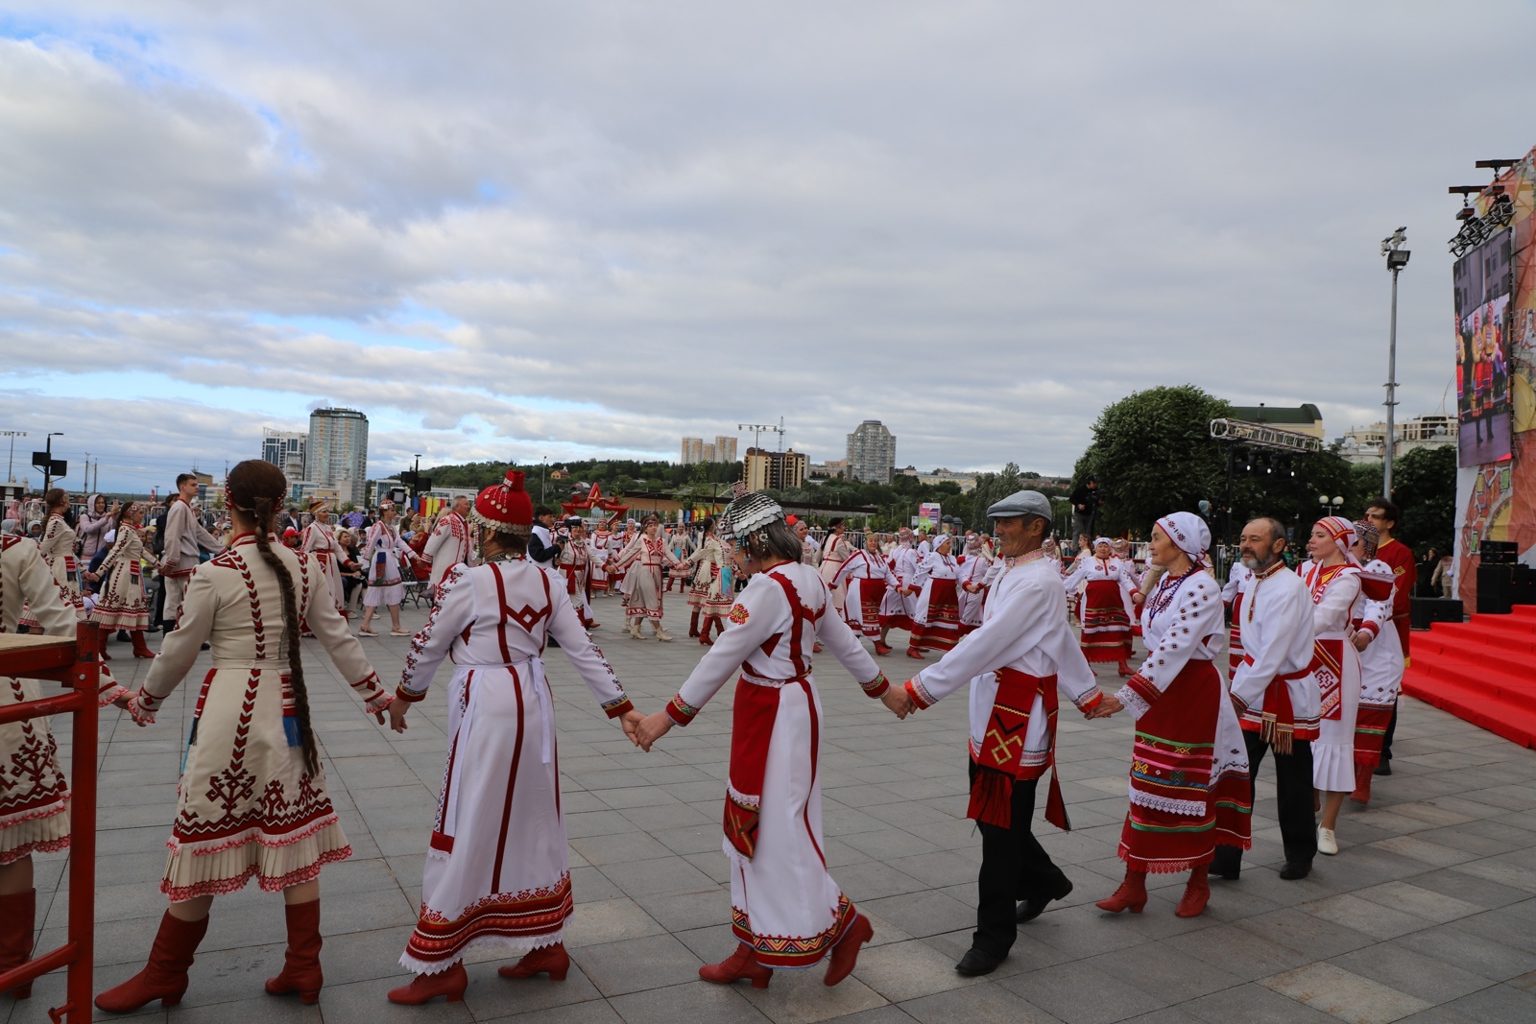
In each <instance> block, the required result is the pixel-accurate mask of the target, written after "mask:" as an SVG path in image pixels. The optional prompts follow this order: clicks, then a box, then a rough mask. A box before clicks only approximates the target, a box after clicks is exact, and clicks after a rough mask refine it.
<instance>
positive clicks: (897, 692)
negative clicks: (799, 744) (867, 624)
mask: <svg viewBox="0 0 1536 1024" xmlns="http://www.w3.org/2000/svg"><path fill="white" fill-rule="evenodd" d="M880 703H882V704H884V705H885V706H886V707H887V708H889V709H890V711H891V714H893V715H895V716H896V717H897V718H906V717H907V716H908V715H910V714H912V712H914V711H916V710H917V701H915V700H913V699H912V694H910V693H908V692H907V688H906V687H905V686H891V687H888V688H887V689H886V691H885V692H884V693H882V694H881V695H880ZM1124 710H1125V705H1124V704H1122V703H1120V698H1118V697H1116V696H1114V695H1113V694H1108V693H1106V694H1104V699H1103V700H1101V701H1099V702H1098V703H1097V704H1096V705H1094V707H1093V710H1092V711H1089V712H1086V713H1085V714H1084V715H1083V717H1084V718H1086V719H1088V720H1089V721H1093V720H1094V719H1096V718H1108V717H1109V716H1110V715H1113V714H1114V713H1115V712H1117V711H1124Z"/></svg>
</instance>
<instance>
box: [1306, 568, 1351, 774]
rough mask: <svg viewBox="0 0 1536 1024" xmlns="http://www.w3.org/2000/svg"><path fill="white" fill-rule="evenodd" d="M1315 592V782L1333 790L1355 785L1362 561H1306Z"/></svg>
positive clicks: (1307, 577)
mask: <svg viewBox="0 0 1536 1024" xmlns="http://www.w3.org/2000/svg"><path fill="white" fill-rule="evenodd" d="M1296 572H1297V574H1298V575H1300V576H1301V578H1302V581H1303V582H1304V583H1306V585H1307V589H1308V590H1309V591H1310V592H1311V594H1312V632H1313V635H1314V636H1316V637H1317V643H1316V645H1315V646H1314V649H1313V655H1312V670H1313V673H1314V674H1315V675H1316V676H1317V683H1318V699H1319V705H1318V706H1319V709H1320V712H1319V722H1318V735H1317V739H1316V740H1314V741H1313V743H1312V785H1313V786H1314V787H1316V788H1317V789H1321V790H1325V791H1327V792H1330V793H1348V792H1350V791H1351V790H1353V789H1354V788H1355V715H1356V713H1357V712H1358V710H1359V707H1360V655H1359V652H1357V651H1356V650H1355V645H1354V644H1353V643H1351V642H1350V636H1349V634H1350V617H1349V616H1350V610H1351V609H1352V608H1353V607H1354V606H1355V601H1356V600H1357V599H1358V598H1359V596H1360V567H1359V566H1357V565H1351V564H1348V563H1346V564H1344V565H1340V566H1328V567H1325V566H1321V565H1318V564H1317V563H1315V562H1311V561H1307V562H1303V563H1302V564H1301V565H1300V566H1299V567H1298V568H1297V570H1296Z"/></svg>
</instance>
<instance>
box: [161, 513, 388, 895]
mask: <svg viewBox="0 0 1536 1024" xmlns="http://www.w3.org/2000/svg"><path fill="white" fill-rule="evenodd" d="M269 543H270V545H271V547H272V550H273V551H274V552H275V553H276V554H277V557H278V558H280V559H282V560H283V563H284V564H285V565H286V566H287V567H288V573H289V576H290V578H291V579H292V580H293V587H294V594H295V597H296V599H297V601H298V608H299V615H300V616H301V617H302V618H303V619H304V620H305V621H306V622H308V624H309V628H310V629H311V630H312V631H313V632H314V634H315V636H316V637H317V638H318V639H319V641H320V644H321V646H323V647H324V648H325V650H326V653H327V654H328V655H330V658H331V662H332V663H333V664H334V665H335V666H336V669H337V671H338V672H339V673H340V674H341V676H342V678H344V679H346V680H347V682H348V683H350V684H351V686H352V689H353V691H354V692H356V693H357V695H358V696H359V697H360V698H362V700H363V701H364V704H365V706H367V707H369V708H371V709H378V708H382V707H383V706H384V697H385V693H384V690H383V688H382V687H381V686H380V685H379V679H378V676H376V675H375V674H374V671H373V667H372V666H371V665H369V664H368V657H367V655H365V654H364V653H363V648H362V645H361V644H360V643H359V642H358V640H357V638H356V637H354V636H353V635H352V634H351V632H349V631H348V629H347V623H346V620H345V619H343V618H342V617H341V613H340V612H338V611H337V610H336V603H335V602H334V601H332V600H331V594H330V590H329V588H328V587H327V586H326V585H325V582H324V580H325V577H324V572H323V570H322V569H321V568H320V564H319V562H318V561H317V560H315V559H313V558H301V557H300V556H299V555H298V554H297V553H295V552H293V551H291V550H289V549H288V548H286V547H283V546H282V545H281V544H279V543H278V541H277V538H276V537H275V536H274V537H271V539H270V541H269ZM283 625H284V623H283V597H282V587H281V584H280V583H279V582H278V579H277V573H276V572H274V571H273V569H272V567H271V566H269V565H268V564H267V563H266V561H265V560H264V559H263V558H262V556H261V552H260V551H259V550H258V548H257V547H256V540H255V538H254V537H253V536H252V535H250V534H243V535H241V536H239V537H236V538H235V539H234V541H233V542H232V544H231V547H230V548H229V550H227V551H225V552H223V553H221V554H219V555H216V556H214V557H213V558H212V559H210V560H209V561H207V562H204V563H203V564H202V565H200V566H198V567H197V570H196V571H195V572H193V574H192V578H191V580H189V581H188V583H187V592H186V596H185V597H184V598H183V599H182V604H181V620H180V621H179V622H178V624H177V626H176V628H175V629H174V630H172V631H171V632H169V633H167V634H166V635H165V640H164V642H163V643H162V644H161V645H160V656H159V657H158V658H156V659H155V660H154V661H153V662H151V663H150V667H149V674H148V676H147V677H146V678H145V680H144V686H143V693H144V695H146V696H147V697H149V698H152V700H153V703H152V704H146V707H148V708H149V709H150V710H153V709H154V707H155V706H158V704H159V702H160V701H163V700H164V699H165V698H166V697H167V696H169V695H170V694H171V693H172V692H174V691H175V689H176V688H177V687H178V686H179V685H181V682H182V680H183V679H184V678H185V677H186V675H187V673H189V672H190V671H191V670H192V665H193V663H194V662H196V661H197V656H198V653H199V650H200V648H201V646H202V645H203V644H204V643H205V642H206V643H208V644H209V645H211V647H212V656H213V670H212V671H211V672H209V673H207V675H206V676H204V677H203V679H202V681H201V685H200V686H199V688H198V693H197V704H196V710H195V712H194V718H193V725H192V731H191V735H190V737H189V740H188V744H187V748H186V760H185V766H184V767H183V769H182V773H181V784H180V786H179V787H178V797H177V802H176V819H175V822H174V823H173V824H172V826H171V838H170V841H169V842H168V843H167V844H166V845H167V846H169V848H170V855H169V857H168V858H167V860H166V865H165V876H164V878H162V880H161V882H160V890H161V891H162V892H164V893H166V894H167V895H169V896H170V898H171V899H172V900H173V901H181V900H189V899H192V898H193V897H196V896H209V895H215V894H218V893H229V892H234V891H236V890H238V889H240V888H242V887H244V885H245V884H246V882H248V881H249V880H250V879H251V878H255V879H256V881H257V883H258V884H259V885H260V886H261V888H262V889H263V890H265V891H267V892H277V891H279V890H282V889H286V888H288V887H289V886H293V885H298V884H300V883H301V882H307V881H310V880H311V879H313V878H316V877H318V876H319V874H320V866H321V865H322V864H329V863H332V862H334V861H339V860H345V859H346V858H347V857H350V856H351V855H352V847H350V846H349V845H347V837H346V836H345V835H344V834H343V833H342V829H341V823H340V822H339V821H338V820H337V816H336V809H335V808H334V807H333V806H332V804H331V798H330V796H329V795H328V793H327V790H326V781H325V773H324V771H323V770H322V771H321V772H319V773H317V774H315V775H311V774H309V772H308V771H307V770H306V769H305V767H304V756H303V752H302V749H301V748H300V746H299V730H298V719H297V717H296V711H295V708H294V702H293V691H292V689H291V687H290V686H289V685H288V674H289V667H288V650H287V647H286V646H285V645H284V642H283V636H284V629H283ZM331 685H332V684H331V683H330V681H329V679H328V678H327V675H326V673H325V671H324V670H322V669H320V668H319V667H318V666H306V671H305V689H306V690H307V691H308V692H309V693H310V695H311V700H312V701H315V700H317V699H318V698H317V697H316V694H317V693H318V692H323V690H324V688H327V687H329V686H331Z"/></svg>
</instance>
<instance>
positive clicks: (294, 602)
mask: <svg viewBox="0 0 1536 1024" xmlns="http://www.w3.org/2000/svg"><path fill="white" fill-rule="evenodd" d="M228 479H229V491H230V497H231V498H232V499H233V501H234V503H235V507H236V508H238V509H239V510H240V511H241V512H244V513H245V514H247V515H249V516H251V517H252V518H254V519H255V520H256V549H257V550H258V551H260V552H261V559H262V561H264V562H266V563H267V565H269V566H271V567H272V572H273V573H275V574H276V576H277V583H278V586H279V587H280V588H281V589H282V592H283V643H284V644H285V645H286V646H287V648H288V673H289V681H288V685H289V686H290V687H291V688H292V689H293V708H294V711H295V712H296V714H297V717H298V720H299V747H300V749H301V750H302V751H303V753H304V769H305V770H306V771H307V772H309V774H310V775H318V774H320V754H319V751H318V750H317V749H316V747H315V733H314V730H313V729H312V728H311V727H310V724H309V691H308V690H306V689H305V687H304V664H303V661H302V660H301V659H300V657H299V599H298V595H297V593H296V592H295V591H294V587H293V576H292V575H291V574H290V573H289V572H288V566H286V565H284V564H283V560H282V559H281V558H279V557H278V555H277V552H276V551H273V550H272V542H271V539H270V535H271V533H272V531H273V529H274V528H275V527H276V516H277V507H278V505H280V504H281V503H282V499H283V495H284V494H286V493H287V490H288V481H287V479H286V478H285V477H284V476H283V472H282V470H280V469H278V468H277V467H276V466H274V465H272V464H271V463H270V462H265V461H263V460H261V459H250V460H247V461H245V462H242V463H240V464H239V465H238V466H236V467H235V468H234V469H232V470H231V471H230V473H229V478H228Z"/></svg>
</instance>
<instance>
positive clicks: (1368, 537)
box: [1355, 520, 1381, 562]
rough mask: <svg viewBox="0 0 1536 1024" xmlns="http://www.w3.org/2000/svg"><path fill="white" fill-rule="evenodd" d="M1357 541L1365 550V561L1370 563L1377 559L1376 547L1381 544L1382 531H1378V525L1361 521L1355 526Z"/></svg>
mask: <svg viewBox="0 0 1536 1024" xmlns="http://www.w3.org/2000/svg"><path fill="white" fill-rule="evenodd" d="M1355 539H1356V540H1358V541H1359V542H1360V546H1361V547H1363V548H1364V549H1365V560H1366V561H1367V562H1369V561H1370V560H1371V559H1373V558H1375V557H1376V545H1377V544H1379V543H1381V531H1380V530H1378V529H1376V524H1375V523H1372V522H1370V521H1368V520H1361V521H1360V522H1358V523H1356V524H1355Z"/></svg>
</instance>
